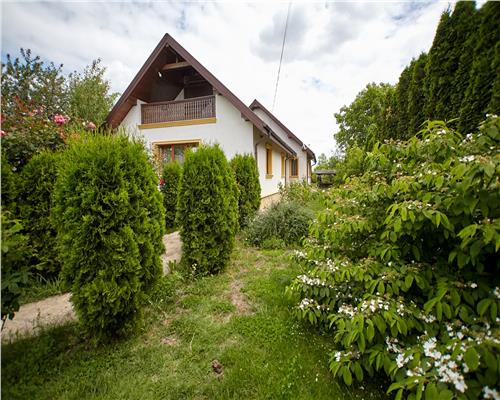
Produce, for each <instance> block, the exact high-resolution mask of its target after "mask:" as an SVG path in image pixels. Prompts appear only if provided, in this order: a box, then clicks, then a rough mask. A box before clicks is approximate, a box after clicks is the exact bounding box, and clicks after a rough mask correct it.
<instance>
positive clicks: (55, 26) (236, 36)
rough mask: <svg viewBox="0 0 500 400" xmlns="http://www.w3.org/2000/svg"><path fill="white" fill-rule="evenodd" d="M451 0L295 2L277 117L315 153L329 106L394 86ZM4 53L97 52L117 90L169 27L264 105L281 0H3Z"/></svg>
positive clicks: (329, 141) (323, 139)
mask: <svg viewBox="0 0 500 400" xmlns="http://www.w3.org/2000/svg"><path fill="white" fill-rule="evenodd" d="M449 6H450V3H449V2H436V1H434V2H428V1H425V2H364V3H362V2H326V3H325V2H309V3H306V2H293V3H292V6H291V11H290V17H289V25H288V33H287V41H286V45H285V51H284V56H283V65H282V68H281V76H280V82H279V90H278V96H277V100H276V107H275V110H274V111H275V114H276V116H277V117H278V118H279V119H281V120H282V121H283V122H284V123H285V124H286V125H287V126H288V127H289V128H290V129H291V130H292V131H294V132H295V133H296V134H297V135H298V136H299V137H300V138H301V139H302V140H303V141H304V142H305V143H307V144H309V145H310V146H311V148H312V149H313V150H314V151H315V152H316V154H317V155H319V154H320V153H323V152H324V153H327V154H328V153H330V152H332V151H333V150H334V149H335V143H334V140H333V133H334V132H335V130H336V125H335V118H334V116H333V114H334V113H335V112H337V111H338V110H339V109H340V107H341V106H342V105H344V104H349V103H350V102H351V101H352V100H353V99H354V97H355V96H356V94H357V93H358V92H359V91H360V90H361V89H363V87H364V86H366V84H367V83H369V82H390V83H395V82H396V81H397V79H398V77H399V74H400V72H401V70H402V69H403V68H404V66H405V65H406V64H407V63H408V62H409V61H410V60H411V58H412V57H417V56H418V55H419V54H420V53H421V52H422V51H426V50H428V49H429V47H430V46H431V44H432V39H433V37H434V32H435V30H436V27H437V23H438V21H439V17H440V14H441V13H442V12H443V11H444V10H446V9H447V8H448V7H449ZM1 7H2V10H1V11H2V24H1V25H2V41H1V47H2V48H1V52H2V59H4V57H5V54H7V53H10V54H12V55H17V54H18V53H19V48H20V47H24V48H30V49H31V50H32V51H33V53H34V54H38V55H40V56H41V57H42V58H43V59H45V60H50V61H54V62H55V63H56V64H59V63H63V64H64V68H65V71H66V72H71V71H73V70H75V69H76V70H81V69H83V67H84V66H85V65H87V64H89V63H90V62H91V61H92V60H93V59H96V58H101V59H102V61H103V64H104V65H105V66H106V67H107V75H106V76H107V78H108V79H109V80H110V82H111V85H112V88H113V90H114V91H118V92H123V90H125V88H126V86H127V85H128V83H129V82H130V81H131V79H132V78H133V76H134V75H135V74H136V73H137V71H138V69H139V68H140V67H141V66H142V64H143V63H144V61H145V60H146V58H147V57H148V56H149V54H150V53H151V51H152V50H153V48H154V47H155V46H156V44H157V43H158V41H159V40H160V39H161V37H162V36H163V35H164V34H165V33H166V32H168V33H170V34H171V35H172V36H173V37H174V38H175V39H176V40H177V41H179V42H180V43H181V44H182V45H183V46H184V47H185V48H186V49H187V50H188V51H189V52H190V53H191V54H192V55H193V56H194V57H196V58H197V59H198V60H199V61H200V62H201V63H202V64H204V65H205V67H207V68H208V69H209V70H210V71H211V72H212V73H213V74H214V75H215V76H217V77H218V78H219V79H220V80H221V81H222V82H223V83H224V84H225V85H226V86H228V87H229V88H230V89H231V90H232V91H233V92H234V93H235V94H236V95H237V96H238V97H240V99H241V100H242V101H244V102H245V103H246V104H250V102H251V101H252V100H253V99H254V98H257V99H258V100H259V101H260V102H261V103H263V104H264V105H265V106H266V107H268V108H271V106H272V103H273V96H274V87H275V82H276V74H277V70H278V63H279V56H280V51H281V43H282V40H283V30H284V26H285V19H286V13H287V8H288V2H254V3H244V2H167V1H161V2H149V3H146V2H139V1H137V2H105V1H96V2H81V1H80V2H71V1H67V2H64V3H59V2H33V1H31V2H22V1H16V2H8V1H7V2H5V1H4V2H2V5H1Z"/></svg>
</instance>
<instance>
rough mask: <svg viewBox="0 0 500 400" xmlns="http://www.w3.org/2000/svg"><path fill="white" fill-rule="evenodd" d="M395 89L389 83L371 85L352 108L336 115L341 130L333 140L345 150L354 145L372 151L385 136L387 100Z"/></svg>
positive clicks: (343, 108)
mask: <svg viewBox="0 0 500 400" xmlns="http://www.w3.org/2000/svg"><path fill="white" fill-rule="evenodd" d="M393 90H394V87H393V86H392V85H390V84H387V83H380V84H376V83H369V84H368V85H367V86H366V88H365V89H363V90H362V91H361V92H359V93H358V95H357V96H356V98H355V99H354V101H353V102H352V103H351V104H350V105H349V106H343V107H342V108H341V109H340V112H338V113H335V119H336V121H337V124H338V127H339V130H338V132H336V133H335V135H334V137H335V140H336V142H337V144H338V146H339V147H340V149H341V150H342V151H345V150H346V149H347V148H348V147H349V146H354V145H357V146H359V147H362V148H365V149H370V148H371V147H372V146H373V144H374V143H375V142H376V141H377V140H381V139H383V138H384V137H385V135H386V132H384V131H383V127H384V123H385V122H384V120H385V118H386V117H385V112H386V111H385V110H386V108H387V105H386V100H387V98H388V94H389V93H390V92H392V91H393Z"/></svg>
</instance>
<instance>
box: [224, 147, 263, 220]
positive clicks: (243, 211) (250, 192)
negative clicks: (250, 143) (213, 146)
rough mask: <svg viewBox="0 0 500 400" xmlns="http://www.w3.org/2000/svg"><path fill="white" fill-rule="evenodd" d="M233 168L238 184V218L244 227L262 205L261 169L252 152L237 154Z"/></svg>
mask: <svg viewBox="0 0 500 400" xmlns="http://www.w3.org/2000/svg"><path fill="white" fill-rule="evenodd" d="M231 168H232V169H233V173H234V178H235V179H236V184H237V186H238V220H239V224H240V227H242V228H243V227H245V226H247V225H248V222H249V220H251V219H252V217H253V216H254V215H255V213H256V212H257V210H258V209H259V207H260V181H259V170H258V169H257V163H256V162H255V158H254V157H253V156H252V155H251V154H244V155H241V154H237V155H235V156H234V157H233V159H232V160H231Z"/></svg>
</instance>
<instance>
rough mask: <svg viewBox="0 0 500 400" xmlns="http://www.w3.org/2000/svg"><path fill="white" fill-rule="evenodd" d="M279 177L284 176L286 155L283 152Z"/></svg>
mask: <svg viewBox="0 0 500 400" xmlns="http://www.w3.org/2000/svg"><path fill="white" fill-rule="evenodd" d="M281 177H282V178H285V177H286V156H285V153H281Z"/></svg>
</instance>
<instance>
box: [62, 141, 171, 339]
mask: <svg viewBox="0 0 500 400" xmlns="http://www.w3.org/2000/svg"><path fill="white" fill-rule="evenodd" d="M157 184H158V180H157V177H156V174H155V173H154V171H153V168H152V166H151V165H150V163H149V162H148V157H147V154H146V153H145V150H144V147H143V145H142V144H140V143H136V142H131V141H129V140H128V139H127V138H126V137H124V136H120V135H117V136H107V135H95V136H90V137H84V138H83V139H81V140H80V141H76V142H73V143H72V144H71V146H70V148H69V149H68V150H67V151H66V152H65V155H64V157H63V158H62V159H61V164H60V173H59V176H58V179H57V182H56V187H55V192H54V195H55V197H54V199H55V207H54V209H55V212H54V215H55V221H56V223H57V232H58V240H59V243H60V248H61V254H60V256H61V260H62V263H63V269H62V276H63V278H64V279H65V281H67V283H68V284H70V285H71V293H72V296H71V301H72V303H73V305H74V307H75V310H76V312H77V315H78V317H79V320H80V321H81V323H82V325H83V327H84V329H85V330H86V331H87V333H88V334H90V335H91V336H93V338H94V339H96V340H97V341H101V340H105V339H108V338H110V337H115V336H121V335H123V334H125V333H127V332H129V331H130V330H131V329H132V328H133V327H134V326H135V325H136V323H137V322H138V320H139V317H140V316H141V309H142V307H143V305H144V304H145V302H146V300H147V298H148V293H149V292H150V289H151V288H152V287H153V286H154V284H155V283H156V282H157V280H158V279H159V277H160V276H161V274H162V268H161V263H160V255H161V253H162V252H163V251H164V246H163V242H162V235H163V233H164V230H165V229H164V218H165V216H164V210H163V205H162V199H161V194H160V192H159V191H158V188H157Z"/></svg>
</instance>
